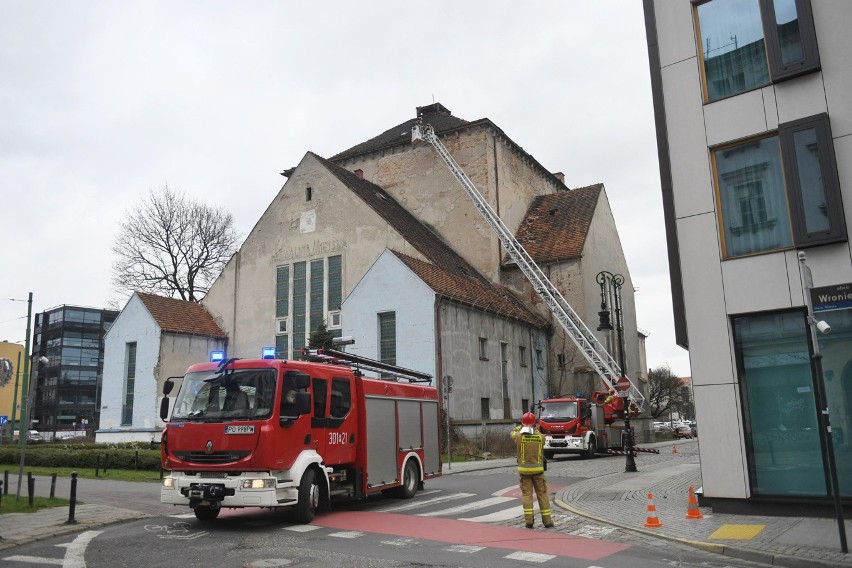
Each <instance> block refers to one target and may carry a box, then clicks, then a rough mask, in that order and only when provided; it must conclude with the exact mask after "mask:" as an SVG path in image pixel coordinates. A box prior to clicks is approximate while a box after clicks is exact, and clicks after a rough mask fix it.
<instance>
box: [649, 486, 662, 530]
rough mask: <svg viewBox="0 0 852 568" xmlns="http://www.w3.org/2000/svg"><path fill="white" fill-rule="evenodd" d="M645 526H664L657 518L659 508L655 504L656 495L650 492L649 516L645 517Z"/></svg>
mask: <svg viewBox="0 0 852 568" xmlns="http://www.w3.org/2000/svg"><path fill="white" fill-rule="evenodd" d="M645 526H646V527H652V528H657V527H661V526H663V523H661V522H660V519H658V518H657V508H656V507H655V506H654V496H653V495H651V494H650V493H648V516H647V517H646V518H645Z"/></svg>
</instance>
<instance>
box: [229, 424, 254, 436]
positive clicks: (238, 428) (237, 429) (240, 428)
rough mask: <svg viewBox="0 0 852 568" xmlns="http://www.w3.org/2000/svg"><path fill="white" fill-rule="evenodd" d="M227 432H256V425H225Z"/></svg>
mask: <svg viewBox="0 0 852 568" xmlns="http://www.w3.org/2000/svg"><path fill="white" fill-rule="evenodd" d="M225 434H254V425H253V424H252V425H251V426H225Z"/></svg>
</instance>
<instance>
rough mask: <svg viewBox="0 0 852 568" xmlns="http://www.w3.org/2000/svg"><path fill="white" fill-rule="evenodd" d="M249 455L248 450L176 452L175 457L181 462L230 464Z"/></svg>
mask: <svg viewBox="0 0 852 568" xmlns="http://www.w3.org/2000/svg"><path fill="white" fill-rule="evenodd" d="M247 455H249V452H248V450H234V451H230V452H211V453H209V454H208V453H206V452H175V457H176V458H177V459H179V460H181V461H185V462H191V463H230V462H235V461H239V460H241V459H243V458H244V457H246V456H247Z"/></svg>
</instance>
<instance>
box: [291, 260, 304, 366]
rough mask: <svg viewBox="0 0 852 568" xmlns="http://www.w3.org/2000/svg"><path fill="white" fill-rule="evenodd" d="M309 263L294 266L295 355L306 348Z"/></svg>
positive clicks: (298, 263) (299, 263)
mask: <svg viewBox="0 0 852 568" xmlns="http://www.w3.org/2000/svg"><path fill="white" fill-rule="evenodd" d="M307 287H308V275H307V263H305V262H297V263H295V264H293V353H295V354H298V353H299V351H301V349H302V347H304V346H305V340H306V337H307V335H306V333H307V321H306V320H307Z"/></svg>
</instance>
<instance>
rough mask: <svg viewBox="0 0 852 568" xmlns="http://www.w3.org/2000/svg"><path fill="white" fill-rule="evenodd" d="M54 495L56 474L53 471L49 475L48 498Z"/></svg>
mask: <svg viewBox="0 0 852 568" xmlns="http://www.w3.org/2000/svg"><path fill="white" fill-rule="evenodd" d="M55 495H56V474H55V473H54V474H53V475H51V476H50V498H51V499H53V497H54V496H55Z"/></svg>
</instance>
